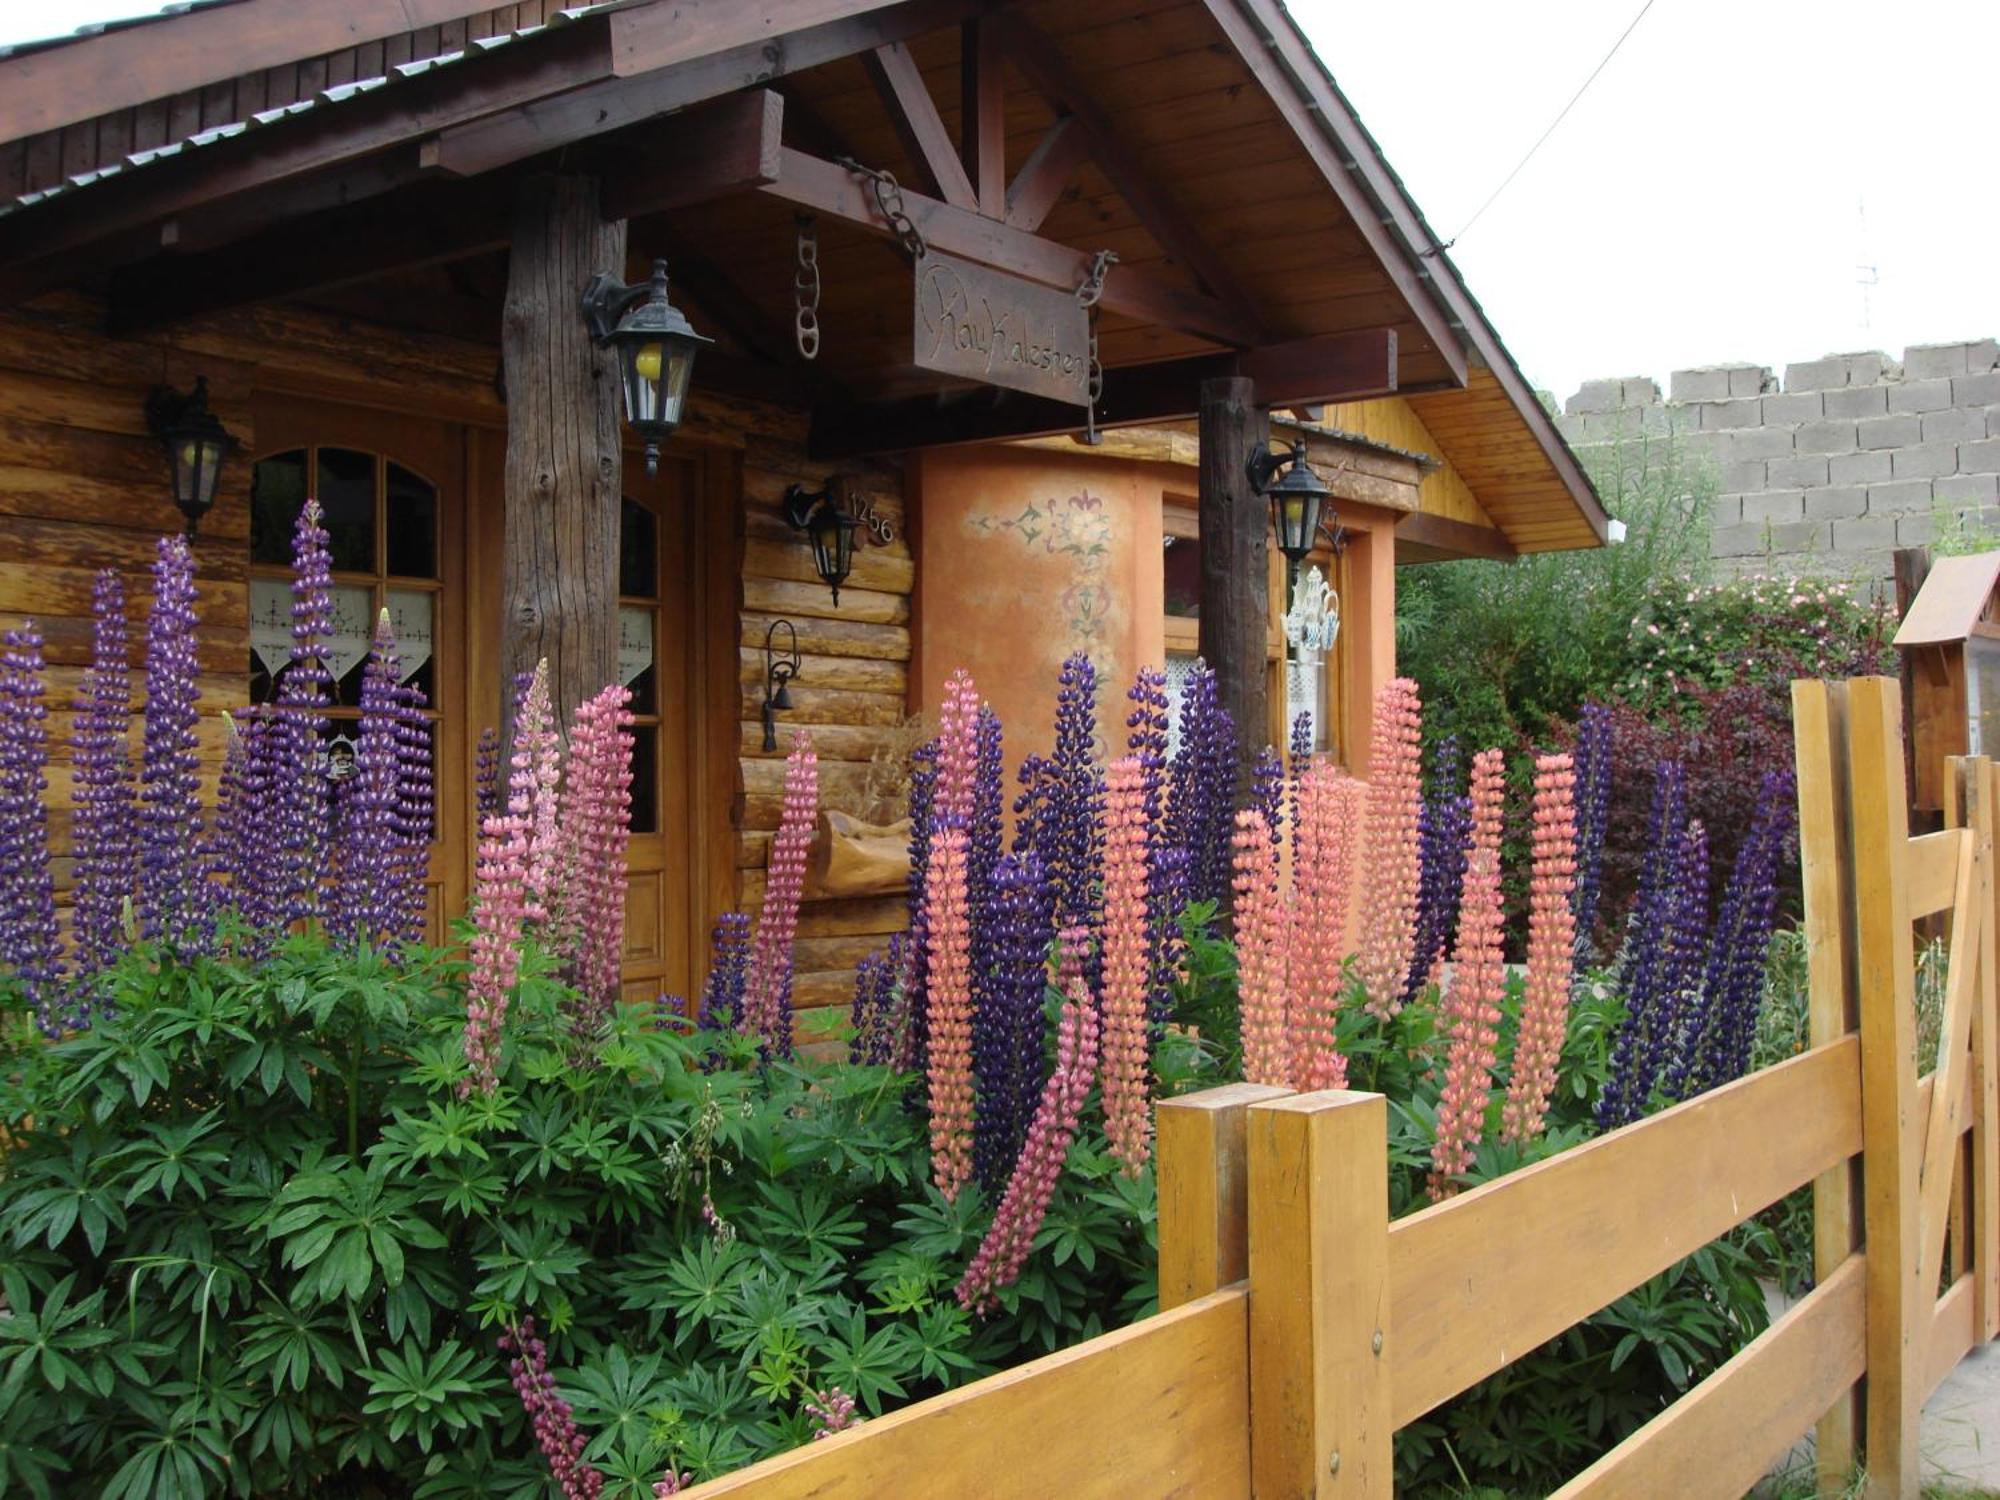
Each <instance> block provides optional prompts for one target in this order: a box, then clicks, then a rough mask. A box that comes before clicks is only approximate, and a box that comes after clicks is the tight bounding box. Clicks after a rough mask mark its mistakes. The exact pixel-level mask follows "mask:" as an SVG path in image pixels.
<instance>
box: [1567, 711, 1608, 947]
mask: <svg viewBox="0 0 2000 1500" xmlns="http://www.w3.org/2000/svg"><path fill="white" fill-rule="evenodd" d="M1610 823H1611V710H1610V709H1608V708H1606V707H1605V706H1604V705H1603V704H1602V703H1586V704H1584V706H1583V715H1582V717H1581V719H1580V720H1579V721H1578V723H1577V731H1576V886H1575V888H1574V889H1573V890H1572V891H1571V892H1570V898H1569V899H1570V910H1571V911H1572V912H1573V913H1575V916H1576V968H1577V972H1578V973H1579V974H1580V973H1582V972H1583V965H1584V959H1585V957H1586V956H1587V955H1588V954H1589V953H1590V952H1591V951H1592V949H1591V942H1592V936H1591V934H1592V930H1593V929H1594V927H1595V926H1596V923H1597V898H1598V895H1599V893H1600V892H1601V890H1602V889H1603V878H1604V831H1605V829H1606V828H1608V827H1609V826H1610Z"/></svg>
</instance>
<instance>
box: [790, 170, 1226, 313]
mask: <svg viewBox="0 0 2000 1500" xmlns="http://www.w3.org/2000/svg"><path fill="white" fill-rule="evenodd" d="M760 191H762V192H764V193H767V194H769V195H771V196H772V197H776V198H781V199H783V200H784V201H785V202H787V203H792V204H796V205H797V206H799V207H800V208H805V209H809V210H811V211H812V212H814V213H819V214H825V215H827V216H828V217H830V218H837V219H845V220H847V221H848V222H849V223H852V224H856V225H859V226H860V227H861V228H863V229H867V230H870V231H872V232H873V233H876V234H880V235H888V234H891V233H892V232H893V231H892V230H891V229H890V227H889V222H888V220H886V219H884V218H883V217H882V216H881V214H880V212H879V211H878V210H877V208H876V206H875V199H874V195H873V194H872V193H870V192H869V191H868V189H867V187H866V185H865V184H864V182H863V180H862V179H861V178H860V177H859V176H857V175H856V174H854V173H852V172H849V171H847V170H846V169H844V168H842V167H840V166H838V165H836V164H835V163H833V162H830V161H825V160H823V159H821V158H819V157H816V156H809V155H807V154H806V153H805V152H803V151H798V150H795V149H794V148H792V147H790V146H787V147H786V148H785V150H784V159H783V166H782V169H781V170H780V172H779V176H778V180H777V181H776V182H773V183H768V184H766V185H765V186H764V187H763V188H762V189H760ZM903 204H904V208H905V210H906V212H908V214H909V216H910V218H911V220H912V221H913V222H914V223H915V224H916V226H917V228H918V230H919V231H920V232H921V233H922V234H923V236H924V238H925V240H926V241H928V242H929V243H930V244H932V245H934V246H936V247H937V248H938V249H939V250H942V251H945V252H946V253H947V254H951V255H962V256H964V257H965V258H967V259H968V260H976V261H979V262H980V263H982V264H984V265H989V266H993V267H995V268H997V269H999V270H1002V271H1011V272H1012V273H1013V274H1015V275H1016V276H1024V277H1026V278H1027V279H1028V280H1030V281H1039V282H1041V283H1042V284H1043V285H1044V286H1056V287H1062V288H1064V289H1065V290H1070V289H1073V288H1075V287H1078V286H1081V285H1082V284H1083V280H1084V277H1085V275H1086V273H1087V272H1088V271H1089V269H1090V262H1091V255H1090V252H1088V251H1085V250H1076V249H1072V248H1071V247H1070V246H1068V245H1063V244H1058V243H1057V242H1056V241H1054V240H1047V239H1043V238H1041V237H1040V236H1037V235H1032V234H1026V233H1023V232H1022V231H1021V230H1018V229H1015V228H1012V227H1010V226H1009V225H1007V224H1003V223H1001V222H1000V221H999V220H997V219H988V218H986V217H984V216H983V215H980V214H976V213H972V212H969V211H968V210H966V209H962V208H954V207H953V206H952V205H951V204H949V203H945V202H943V201H941V200H939V199H937V198H931V197H927V196H925V195H924V194H922V193H918V192H916V191H914V190H911V189H905V190H904V192H903ZM1102 305H1103V306H1104V307H1105V308H1106V309H1107V310H1109V311H1111V312H1115V313H1121V314H1123V315H1125V316H1127V317H1133V318H1138V319H1140V320H1141V321H1143V322H1147V323H1153V324H1158V325H1160V326H1162V327H1166V328H1172V329H1175V330H1176V331H1178V332H1181V333H1188V334H1193V335H1195V336H1196V337H1199V338H1204V339H1209V340H1212V341H1214V342H1215V343H1219V344H1229V345H1232V346H1234V347H1237V348H1250V347H1253V346H1255V345H1257V344H1258V343H1260V342H1261V340H1260V338H1259V337H1258V330H1257V327H1256V325H1255V324H1254V323H1253V322H1251V321H1250V320H1249V319H1247V318H1244V317H1243V316H1241V315H1240V314H1239V313H1237V312H1236V311H1234V310H1233V309H1231V308H1229V307H1226V306H1224V305H1223V304H1222V303H1221V302H1218V301H1217V300H1216V299H1215V298H1213V297H1211V296H1209V295H1207V294H1206V293H1204V292H1194V291H1188V290H1186V289H1184V288H1182V287H1178V286H1175V285H1174V284H1173V283H1171V282H1167V281H1163V280H1161V279H1160V278H1159V277H1157V276H1152V275H1149V274H1148V273H1146V272H1145V271H1141V270H1131V269H1126V268H1124V267H1120V268H1118V269H1115V270H1114V271H1113V272H1112V273H1111V275H1110V277H1109V278H1108V279H1107V280H1106V281H1105V283H1104V298H1103V303H1102Z"/></svg>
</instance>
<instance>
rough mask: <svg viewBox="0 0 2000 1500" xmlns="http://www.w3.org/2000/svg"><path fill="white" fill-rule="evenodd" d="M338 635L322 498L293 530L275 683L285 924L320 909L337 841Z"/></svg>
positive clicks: (276, 810)
mask: <svg viewBox="0 0 2000 1500" xmlns="http://www.w3.org/2000/svg"><path fill="white" fill-rule="evenodd" d="M332 635H333V554H332V552H331V550H330V538H329V537H328V536H327V534H326V529H325V528H324V527H322V526H321V525H320V508H319V502H318V501H317V500H308V501H306V503H305V504H304V506H302V507H301V508H300V510H299V519H298V523H297V525H296V526H295V527H294V528H293V531H292V659H291V664H290V665H289V666H287V667H286V668H285V671H284V674H283V676H282V677H280V678H279V680H278V691H277V698H276V712H275V717H276V719H277V723H278V732H277V735H276V741H277V744H278V745H279V747H280V749H281V751H282V754H283V757H284V765H283V768H282V770H281V773H280V778H279V780H278V782H277V784H276V785H274V786H273V787H272V789H271V803H272V814H273V821H272V828H271V839H272V842H273V844H274V845H275V854H276V863H275V867H274V869H273V872H272V873H273V875H274V877H275V881H276V900H277V904H278V911H279V917H280V921H281V922H282V923H283V924H285V925H290V924H291V923H293V922H296V921H299V920H302V919H304V918H309V917H316V916H318V915H319V912H320V898H321V890H320V883H321V875H322V873H323V871H324V867H325V863H326V857H327V852H328V850H329V848H330V847H331V843H332V838H331V834H332V805H333V786H332V781H331V778H330V775H329V772H330V767H329V765H328V761H327V756H326V752H325V748H324V745H323V743H322V736H323V735H324V733H325V730H326V708H327V705H328V704H329V703H330V702H332V700H333V677H332V674H331V673H329V672H328V671H327V666H326V647H327V641H328V639H329V638H330V637H331V636H332Z"/></svg>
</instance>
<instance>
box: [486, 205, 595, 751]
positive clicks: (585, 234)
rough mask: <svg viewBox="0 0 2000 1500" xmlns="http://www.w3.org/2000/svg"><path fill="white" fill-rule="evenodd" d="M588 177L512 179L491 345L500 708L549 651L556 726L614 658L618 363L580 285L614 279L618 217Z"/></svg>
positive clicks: (504, 709)
mask: <svg viewBox="0 0 2000 1500" xmlns="http://www.w3.org/2000/svg"><path fill="white" fill-rule="evenodd" d="M597 205H598V197H597V182H596V181H595V179H593V178H588V177H556V176H538V177H532V178H530V179H528V180H527V181H526V182H524V183H523V184H522V186H521V192H520V197H519V199H518V200H517V202H516V205H515V211H514V236H513V242H512V246H511V249H510V254H509V259H508V268H507V303H506V309H505V312H504V314H503V317H502V325H501V338H500V349H501V357H502V360H503V361H504V366H503V368H504V369H505V372H506V383H507V476H506V511H505V518H506V560H505V562H504V564H503V566H502V570H501V599H502V614H501V646H500V665H501V672H502V677H501V685H502V704H501V713H502V717H503V719H504V720H505V722H506V724H507V732H508V735H509V736H510V737H511V735H512V733H513V717H514V714H513V696H512V691H511V688H510V687H509V684H511V683H512V682H513V681H514V680H515V674H516V673H519V672H527V671H533V670H534V666H535V663H536V662H538V661H540V660H543V659H544V658H546V659H547V661H548V664H549V687H550V692H551V696H552V697H553V699H554V702H555V710H556V715H557V723H558V724H561V725H567V724H568V723H569V716H570V714H571V712H572V711H573V710H574V709H575V707H576V705H577V704H578V703H580V702H581V701H582V700H584V699H585V698H588V697H589V696H590V695H591V694H593V693H595V692H596V691H597V690H598V689H599V688H601V687H603V686H604V685H605V684H606V683H607V682H609V681H611V680H612V677H613V675H614V673H615V672H616V670H617V663H618V512H619V492H620V467H621V465H620V453H619V420H620V412H619V400H620V397H619V389H618V368H617V360H616V358H615V357H614V355H613V354H612V352H611V351H610V350H609V349H604V348H599V347H598V346H597V345H596V344H595V343H593V342H592V341H591V337H590V331H589V329H588V328H587V327H586V326H585V324H584V319H583V289H584V286H585V285H586V284H587V283H588V282H589V280H590V278H591V277H592V276H593V275H595V274H596V273H597V272H599V271H609V272H611V273H612V274H613V275H617V276H622V275H623V274H624V270H625V222H624V221H623V220H622V219H620V220H617V221H614V222H612V223H609V224H607V223H605V222H604V220H603V218H602V217H601V216H600V215H599V213H598V206H597Z"/></svg>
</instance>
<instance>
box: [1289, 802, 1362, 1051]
mask: <svg viewBox="0 0 2000 1500" xmlns="http://www.w3.org/2000/svg"><path fill="white" fill-rule="evenodd" d="M1366 798H1367V789H1366V788H1365V787H1363V786H1362V784H1361V783H1360V782H1358V781H1356V780H1355V779H1354V778H1353V777H1351V776H1348V775H1346V774H1344V773H1343V772H1342V771H1340V770H1339V769H1338V768H1337V767H1334V766H1328V765H1315V766H1313V767H1312V768H1311V769H1310V770H1308V771H1307V772H1306V773H1305V775H1304V777H1303V778H1302V779H1301V780H1300V783H1299V816H1298V822H1299V827H1298V831H1297V843H1296V848H1297V851H1298V853H1297V863H1296V867H1295V868H1294V869H1293V871H1292V890H1293V896H1294V901H1295V905H1296V910H1295V912H1294V914H1293V919H1292V921H1291V922H1290V923H1289V924H1288V925H1289V935H1290V939H1291V954H1290V957H1289V959H1288V960H1287V964H1286V982H1287V986H1288V989H1289V995H1290V998H1289V1000H1288V1003H1287V1013H1288V1020H1289V1022H1290V1027H1291V1064H1292V1086H1293V1087H1294V1088H1297V1089H1301V1090H1312V1089H1342V1088H1346V1087H1347V1059H1346V1058H1345V1057H1343V1056H1341V1055H1340V1052H1339V1051H1338V1050H1337V1049H1336V1048H1335V1046H1334V1040H1333V1034H1334V1022H1335V1020H1336V1018H1337V1017H1338V1015H1339V1009H1340V980H1341V973H1340V960H1341V956H1342V953H1343V951H1344V945H1345V938H1346V934H1347V897H1348V886H1349V882H1350V879H1351V875H1352V870H1353V864H1354V844H1355V839H1356V837H1357V835H1358V833H1359V831H1360V820H1361V814H1362V810H1363V805H1364V803H1365V801H1366Z"/></svg>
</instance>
